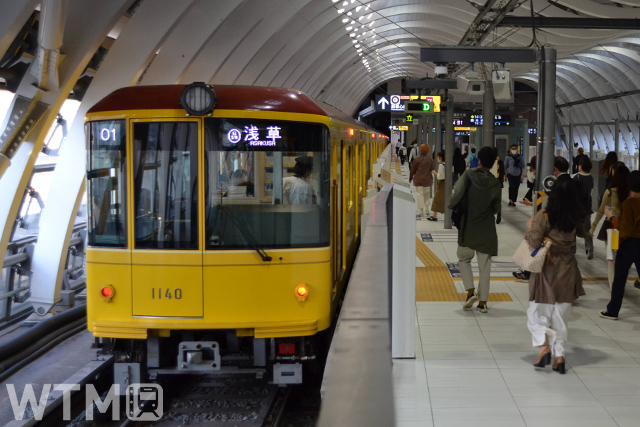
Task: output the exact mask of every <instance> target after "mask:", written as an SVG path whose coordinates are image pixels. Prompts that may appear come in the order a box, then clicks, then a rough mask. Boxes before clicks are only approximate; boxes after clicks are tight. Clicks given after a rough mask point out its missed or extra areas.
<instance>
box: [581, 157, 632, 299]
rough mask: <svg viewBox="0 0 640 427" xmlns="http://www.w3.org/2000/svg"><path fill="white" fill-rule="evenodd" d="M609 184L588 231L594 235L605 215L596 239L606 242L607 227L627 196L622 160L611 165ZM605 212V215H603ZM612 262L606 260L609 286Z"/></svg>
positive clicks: (627, 172)
mask: <svg viewBox="0 0 640 427" xmlns="http://www.w3.org/2000/svg"><path fill="white" fill-rule="evenodd" d="M611 174H612V175H611V184H610V185H609V188H607V189H606V190H605V192H604V195H603V196H602V203H600V208H598V212H597V213H596V219H595V221H593V224H592V225H591V230H590V233H591V234H594V235H595V232H596V228H597V227H598V223H599V222H600V220H601V219H602V217H603V216H605V220H604V221H603V223H602V227H601V228H600V231H599V232H598V234H597V235H598V240H602V241H604V243H605V245H606V243H607V229H609V228H611V226H612V221H613V219H614V218H620V206H621V205H622V202H624V201H625V200H627V197H629V169H628V168H627V167H626V166H625V165H624V163H622V162H618V163H615V164H614V165H613V166H612V167H611ZM609 211H610V212H609ZM605 214H606V215H605ZM613 272H614V262H613V261H607V273H608V277H609V288H611V286H612V284H613Z"/></svg>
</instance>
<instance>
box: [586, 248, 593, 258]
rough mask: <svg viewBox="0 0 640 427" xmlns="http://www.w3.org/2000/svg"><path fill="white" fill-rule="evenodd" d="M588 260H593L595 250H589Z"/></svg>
mask: <svg viewBox="0 0 640 427" xmlns="http://www.w3.org/2000/svg"><path fill="white" fill-rule="evenodd" d="M587 259H593V248H591V249H587Z"/></svg>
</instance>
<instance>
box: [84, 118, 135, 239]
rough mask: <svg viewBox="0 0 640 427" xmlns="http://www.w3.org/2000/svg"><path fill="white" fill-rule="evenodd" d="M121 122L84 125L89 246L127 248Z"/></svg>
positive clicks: (124, 165) (125, 193) (124, 158)
mask: <svg viewBox="0 0 640 427" xmlns="http://www.w3.org/2000/svg"><path fill="white" fill-rule="evenodd" d="M125 129H126V126H125V121H124V120H106V121H100V122H92V123H88V124H87V125H86V138H87V218H88V221H89V222H88V225H87V229H88V244H89V245H90V246H106V247H119V248H123V247H126V246H127V210H126V200H127V197H126V196H127V192H126V188H127V180H126V171H127V162H126V153H127V146H126V141H127V138H126V132H125Z"/></svg>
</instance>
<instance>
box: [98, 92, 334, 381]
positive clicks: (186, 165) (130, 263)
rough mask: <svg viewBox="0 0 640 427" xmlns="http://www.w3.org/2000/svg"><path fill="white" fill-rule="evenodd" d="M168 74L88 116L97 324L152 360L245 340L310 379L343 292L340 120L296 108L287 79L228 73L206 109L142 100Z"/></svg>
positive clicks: (269, 360) (259, 354) (121, 352)
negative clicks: (337, 276)
mask: <svg viewBox="0 0 640 427" xmlns="http://www.w3.org/2000/svg"><path fill="white" fill-rule="evenodd" d="M167 88H172V87H156V88H142V90H143V91H146V92H144V93H138V92H139V91H140V89H141V88H126V89H121V91H125V92H126V91H127V90H128V91H129V92H127V93H118V92H116V93H114V94H113V95H112V98H111V101H112V102H111V104H114V105H110V104H109V102H103V104H105V105H107V106H108V107H107V106H105V107H104V108H103V109H105V108H106V109H107V110H109V111H101V110H100V107H98V108H96V107H94V108H93V109H92V110H91V111H90V112H89V114H88V115H87V126H86V130H87V144H88V163H87V196H88V202H87V204H88V224H89V225H88V246H89V250H88V253H87V283H88V291H87V295H88V307H89V311H88V316H89V317H88V319H89V320H88V328H89V329H90V330H91V331H92V332H93V334H94V335H95V336H96V337H108V338H114V339H115V340H114V341H113V342H112V343H111V345H112V348H113V352H114V353H115V354H116V356H117V358H118V360H120V361H126V362H127V363H128V364H129V365H131V364H133V365H134V369H140V370H141V371H142V374H144V370H145V369H146V370H148V371H149V372H150V373H151V374H152V376H154V375H156V374H158V373H159V374H170V373H193V372H203V371H204V372H225V370H226V369H230V370H235V369H238V367H237V364H236V366H230V364H229V363H228V362H227V361H226V360H227V359H226V358H227V356H228V355H230V354H233V355H234V357H232V358H231V359H234V360H238V359H242V358H243V357H244V359H243V360H244V361H245V363H244V366H249V367H250V368H251V369H254V370H255V371H256V372H259V371H261V370H265V369H267V368H273V371H272V372H273V376H274V381H276V382H280V383H283V384H286V383H295V382H300V381H301V372H302V368H301V363H302V362H303V361H306V360H313V359H314V357H315V355H316V343H315V342H314V340H313V337H314V336H315V335H316V334H318V333H319V332H320V331H322V330H324V329H326V328H328V327H329V326H330V319H331V311H332V310H331V305H332V301H333V299H334V295H333V282H332V278H331V255H330V254H331V252H330V247H329V245H330V242H329V239H330V235H331V233H330V227H331V220H330V203H329V200H330V186H329V184H330V137H329V128H328V126H327V124H328V119H327V117H326V116H322V115H321V114H309V112H310V111H309V110H311V111H315V110H313V108H311V107H309V108H307V110H304V111H303V112H302V113H300V112H299V111H282V110H283V109H284V110H292V109H295V108H294V107H295V104H293V107H291V108H285V107H283V105H287V104H286V102H284V101H286V100H284V101H283V98H291V94H289V93H287V91H284V90H275V91H274V90H269V89H254V90H252V91H251V92H249V91H247V90H242V89H240V90H238V89H235V90H234V88H231V87H229V88H224V89H221V90H218V89H217V88H216V92H217V97H218V99H217V107H216V108H215V109H213V110H212V112H208V113H207V112H204V113H202V114H197V113H198V111H191V112H190V114H185V110H182V109H175V108H174V109H171V108H160V107H158V108H155V109H149V108H147V107H146V106H145V105H144V102H138V103H136V102H135V99H136V97H138V96H143V95H146V96H150V91H151V90H154V89H155V90H156V91H163V90H169V89H167ZM188 88H189V87H187V89H188ZM136 89H138V92H136ZM169 91H173V92H175V89H171V90H169ZM173 92H172V93H173ZM200 92H202V88H200ZM125 95H126V96H125ZM174 95H175V94H174ZM113 96H115V97H116V99H115V100H114V98H113ZM118 96H119V97H118ZM159 97H160V95H158V94H155V98H154V100H155V101H156V104H154V105H155V106H157V105H158V103H160V104H161V102H160V101H158V98H159ZM166 97H167V98H171V95H166ZM298 97H299V98H301V96H300V95H298ZM293 98H295V96H294V97H293ZM106 99H107V100H108V99H109V98H106ZM126 99H132V100H134V101H133V102H132V104H134V105H133V106H132V107H130V108H126V103H127V101H126ZM243 99H245V102H246V103H247V108H241V107H242V100H243ZM306 99H308V98H306ZM193 100H194V97H193V96H192V99H191V101H193ZM116 101H117V102H116ZM303 101H304V100H303ZM182 102H183V105H184V104H185V103H187V104H188V103H189V102H190V98H189V97H187V98H186V99H185V95H184V93H182ZM298 102H299V101H298ZM305 102H306V101H305ZM309 102H312V101H311V100H309ZM167 103H168V105H173V104H171V103H169V101H167ZM202 103H203V102H199V103H198V105H200V104H202ZM204 104H205V105H206V102H204ZM257 104H262V105H266V106H271V107H272V108H266V109H263V110H257V109H255V105H257ZM98 105H100V104H98ZM278 105H279V107H278ZM288 105H291V102H289V104H288ZM314 105H315V104H314ZM274 106H275V107H274ZM143 107H144V108H143ZM225 107H227V108H225ZM229 107H231V108H229ZM251 107H254V108H253V109H251ZM187 109H188V106H187ZM297 109H298V110H299V108H297ZM274 110H275V111H274ZM243 355H246V357H245V356H243ZM116 369H117V367H116ZM127 369H130V368H129V367H128V368H127Z"/></svg>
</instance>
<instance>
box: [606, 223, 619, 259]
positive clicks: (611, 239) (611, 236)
mask: <svg viewBox="0 0 640 427" xmlns="http://www.w3.org/2000/svg"><path fill="white" fill-rule="evenodd" d="M619 241H620V233H619V231H618V230H616V229H615V228H610V229H608V230H607V261H614V260H615V259H616V253H615V252H614V251H617V250H618V242H619Z"/></svg>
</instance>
